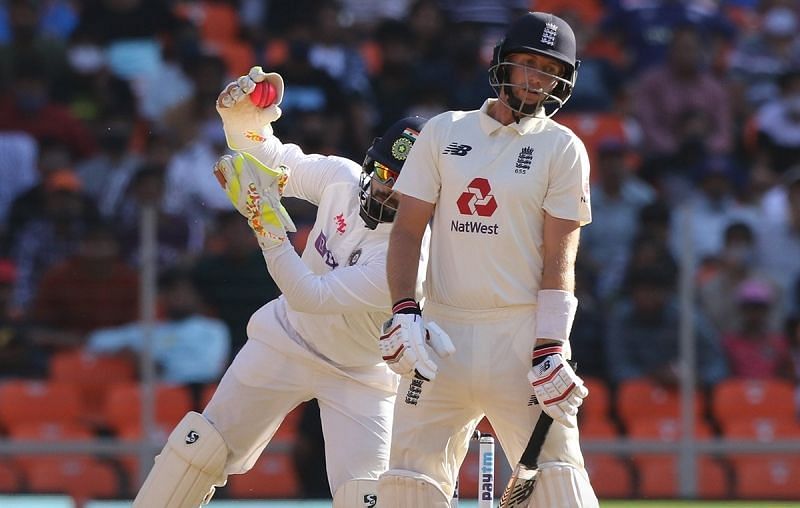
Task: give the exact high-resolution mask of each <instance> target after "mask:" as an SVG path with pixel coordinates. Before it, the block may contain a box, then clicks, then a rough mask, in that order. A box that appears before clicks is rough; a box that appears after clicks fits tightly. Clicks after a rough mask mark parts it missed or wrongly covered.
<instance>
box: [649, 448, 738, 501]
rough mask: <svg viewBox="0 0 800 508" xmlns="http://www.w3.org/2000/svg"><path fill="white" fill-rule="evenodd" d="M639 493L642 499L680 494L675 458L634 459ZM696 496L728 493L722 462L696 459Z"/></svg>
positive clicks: (706, 497) (706, 496)
mask: <svg viewBox="0 0 800 508" xmlns="http://www.w3.org/2000/svg"><path fill="white" fill-rule="evenodd" d="M636 469H637V471H638V473H639V495H640V496H641V497H645V498H671V497H677V496H678V495H679V489H678V470H677V458H676V457H674V456H668V457H665V456H663V455H661V456H651V457H648V458H646V459H645V458H641V459H640V460H637V462H636ZM696 478H697V495H698V496H699V497H701V498H703V499H723V498H726V497H728V495H729V485H728V483H729V482H728V474H727V472H726V471H725V468H724V467H723V466H722V464H721V463H720V462H719V461H717V460H714V459H712V458H710V457H700V458H699V459H698V460H697V477H696Z"/></svg>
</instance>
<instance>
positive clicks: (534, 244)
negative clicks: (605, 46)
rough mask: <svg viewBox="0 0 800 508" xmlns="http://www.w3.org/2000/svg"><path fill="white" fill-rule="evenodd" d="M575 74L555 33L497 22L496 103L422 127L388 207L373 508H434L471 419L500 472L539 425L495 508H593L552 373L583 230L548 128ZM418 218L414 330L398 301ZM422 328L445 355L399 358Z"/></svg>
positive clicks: (444, 495) (410, 287) (573, 424)
mask: <svg viewBox="0 0 800 508" xmlns="http://www.w3.org/2000/svg"><path fill="white" fill-rule="evenodd" d="M578 63H579V62H578V61H577V60H576V55H575V36H574V34H573V32H572V29H571V28H570V27H569V25H568V24H567V23H566V22H565V21H564V20H562V19H560V18H558V17H556V16H553V15H551V14H546V13H538V12H536V13H527V14H526V15H524V16H522V17H521V18H519V19H518V20H516V21H515V22H513V23H512V24H511V26H510V27H509V28H508V30H507V32H506V34H505V37H504V39H503V40H502V41H501V42H500V43H499V44H498V45H497V47H496V48H495V52H494V58H493V62H492V65H491V67H490V69H489V75H490V83H491V85H492V87H493V88H494V90H495V92H496V94H497V99H493V98H492V99H487V100H486V102H485V103H484V104H483V106H482V107H481V108H480V110H476V111H466V112H464V111H450V112H446V113H443V114H441V115H438V116H436V117H434V118H432V119H431V120H430V121H429V122H428V124H427V125H426V127H425V130H424V131H423V132H422V134H421V135H420V137H419V139H418V140H417V143H416V144H415V145H414V149H413V150H412V151H411V155H410V156H409V158H408V160H407V161H406V164H405V166H404V168H403V173H402V174H401V175H400V178H399V180H398V182H397V184H396V185H395V187H394V190H395V191H396V192H399V193H401V197H400V205H399V210H398V214H397V220H396V223H395V226H394V229H393V230H392V234H391V239H390V244H389V252H388V260H387V267H388V270H389V271H388V277H389V287H390V290H391V294H392V299H393V301H394V302H395V304H394V308H393V312H394V316H393V319H392V325H391V326H390V327H387V331H386V332H385V333H384V334H383V335H382V337H381V343H382V350H384V351H385V353H384V355H385V358H386V359H387V361H388V362H389V366H390V367H392V369H393V370H395V371H396V372H397V373H398V374H401V375H403V376H404V378H403V381H402V384H401V386H400V388H399V391H398V393H399V394H401V395H400V396H399V397H398V400H397V404H396V406H395V422H394V423H395V426H394V432H393V437H392V450H391V455H390V464H389V470H388V471H387V472H386V473H384V474H383V475H382V476H381V478H380V482H379V488H378V492H379V498H380V506H381V508H400V507H403V508H407V507H413V508H447V506H448V503H449V499H450V497H451V496H452V494H453V488H454V482H455V478H456V474H457V472H458V469H459V466H460V465H461V462H462V461H463V459H464V456H465V454H466V452H467V448H468V443H469V438H470V436H471V435H472V432H473V430H474V429H475V427H476V425H477V424H478V422H479V421H480V419H481V418H482V417H483V416H484V415H485V416H486V417H487V418H488V419H489V421H490V423H491V424H492V427H493V428H494V431H495V432H496V434H497V437H498V438H499V440H500V443H501V445H502V448H503V450H504V452H505V453H506V456H507V459H508V460H509V462H510V463H511V464H512V465H513V464H515V463H516V462H517V461H519V460H520V458H521V457H523V450H525V449H526V444H527V443H528V441H529V437H531V434H532V430H533V429H534V426H535V425H536V423H537V421H539V420H540V418H541V419H542V420H543V421H546V422H547V423H548V424H550V423H551V422H552V424H551V425H550V426H549V431H547V432H546V434H544V436H545V437H544V440H543V442H542V443H541V448H540V450H541V451H540V452H539V453H537V454H536V456H535V457H534V458H535V459H536V460H535V461H534V464H538V470H537V472H538V476H537V477H536V483H535V488H532V487H533V486H534V484H532V483H531V484H529V486H530V487H531V488H529V489H528V491H527V492H522V493H518V494H515V496H512V498H509V499H502V500H501V506H531V507H536V508H570V507H596V506H597V505H598V502H597V498H596V496H595V494H594V491H593V489H592V487H591V484H590V482H589V478H588V475H587V473H586V470H585V468H584V464H583V457H582V455H581V451H580V447H579V442H578V428H577V421H576V414H577V411H578V406H580V404H581V402H582V400H583V398H584V397H585V396H586V395H587V394H588V390H587V389H586V387H585V386H584V384H583V381H582V380H581V379H580V377H578V375H577V374H576V373H575V371H574V370H573V368H572V366H571V365H570V364H569V363H568V362H567V360H568V359H569V358H570V347H569V333H570V330H571V327H572V321H573V318H574V316H575V311H576V308H577V305H578V302H577V300H576V298H575V296H574V279H575V277H574V263H575V258H576V255H577V249H578V240H579V232H580V227H581V226H583V225H584V224H587V223H589V222H590V221H591V211H590V203H589V163H588V157H587V153H586V149H585V148H584V145H583V143H582V142H581V141H580V140H579V139H578V138H577V137H576V136H575V134H573V133H572V132H571V131H570V130H569V129H567V128H565V127H563V126H561V125H559V124H558V123H556V122H555V121H554V120H552V119H551V118H550V117H551V116H552V115H553V114H554V113H555V112H556V111H557V110H558V109H559V108H560V107H561V106H562V105H563V104H564V102H566V100H567V99H568V98H569V96H570V94H571V92H572V88H573V86H574V84H575V78H576V71H577V67H578ZM431 219H432V223H431V250H430V261H429V265H428V271H427V277H426V280H425V283H424V286H425V296H426V298H427V300H426V302H425V304H424V321H423V317H422V313H421V310H420V305H419V304H418V300H416V299H415V296H414V294H415V284H416V280H417V269H418V261H417V259H418V258H419V252H420V246H421V244H422V240H423V236H424V233H425V231H426V225H427V224H428V223H429V221H430V220H431ZM428 320H434V321H436V323H437V324H438V325H439V326H440V327H441V328H442V329H443V330H444V331H445V332H446V333H447V334H448V335H449V336H450V337H451V338H452V340H453V343H454V344H455V353H454V354H453V355H452V356H450V357H448V358H444V359H441V360H440V361H437V362H433V360H432V357H424V356H422V357H417V358H411V359H407V358H405V354H404V353H405V351H408V350H409V349H411V347H410V344H417V345H418V347H417V348H416V350H417V351H421V352H422V353H424V352H425V351H426V350H425V349H424V348H423V347H421V346H419V345H422V344H424V336H423V333H424V326H423V325H422V323H424V322H427V321H428ZM386 352H388V353H386ZM430 363H438V372H437V375H436V379H435V380H434V381H431V382H427V381H424V380H421V379H420V376H419V372H420V370H422V369H421V367H423V368H430V367H429V364H430ZM415 371H416V372H415ZM404 394H406V395H405V397H404V396H403V395H404ZM408 394H413V397H409V396H408ZM533 395H535V397H532V396H533ZM546 428H547V427H546V426H545V429H546ZM532 441H533V440H532ZM523 501H524V502H523Z"/></svg>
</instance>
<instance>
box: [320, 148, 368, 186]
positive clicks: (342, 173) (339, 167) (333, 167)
mask: <svg viewBox="0 0 800 508" xmlns="http://www.w3.org/2000/svg"><path fill="white" fill-rule="evenodd" d="M325 159H326V160H327V162H328V167H329V171H330V172H331V175H330V179H329V180H328V182H327V185H326V188H328V187H330V186H332V185H337V186H338V185H349V186H358V181H359V178H360V176H361V165H360V164H358V163H357V162H355V161H352V160H350V159H348V158H347V157H341V156H339V155H328V156H326V157H325Z"/></svg>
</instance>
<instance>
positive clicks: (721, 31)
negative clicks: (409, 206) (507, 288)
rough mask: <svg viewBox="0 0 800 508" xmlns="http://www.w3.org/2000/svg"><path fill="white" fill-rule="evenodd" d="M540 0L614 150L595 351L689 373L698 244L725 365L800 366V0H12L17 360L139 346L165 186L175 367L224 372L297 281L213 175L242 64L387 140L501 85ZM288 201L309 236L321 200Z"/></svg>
mask: <svg viewBox="0 0 800 508" xmlns="http://www.w3.org/2000/svg"><path fill="white" fill-rule="evenodd" d="M527 10H542V11H549V12H553V13H555V14H557V15H559V16H561V17H563V18H564V19H566V20H568V21H569V23H570V24H571V25H572V27H573V28H574V30H575V32H576V36H577V40H578V48H579V49H578V52H579V57H580V58H581V60H582V63H581V66H580V69H579V72H578V79H577V85H576V88H575V92H574V94H573V96H572V98H571V99H570V101H569V102H568V103H567V105H566V107H565V108H564V109H563V110H562V111H561V112H559V113H558V114H557V115H556V117H555V119H556V120H557V121H560V122H561V123H563V124H565V125H567V126H569V127H570V128H572V129H573V130H574V131H575V132H576V133H578V134H579V136H581V138H582V139H583V140H584V141H585V143H586V145H587V148H588V150H589V154H590V159H591V160H592V191H591V194H592V205H593V216H594V220H593V222H592V223H591V224H590V225H589V226H587V227H586V228H584V230H583V232H582V241H581V242H582V243H581V250H580V255H579V260H578V287H577V293H578V295H577V296H578V298H579V301H580V306H579V309H578V315H577V317H576V320H575V324H574V328H573V332H572V345H573V350H574V356H575V357H576V358H577V360H578V361H579V363H580V364H581V371H582V373H583V375H584V376H590V377H597V378H600V379H604V380H606V381H607V382H608V383H609V384H611V385H612V386H613V385H614V384H617V383H620V382H623V381H625V380H627V379H632V378H638V377H650V378H652V379H655V380H657V381H658V382H660V383H663V384H665V385H674V384H675V383H676V382H677V375H678V367H677V366H678V362H677V360H678V343H679V341H678V336H679V329H680V314H679V312H678V309H679V307H678V301H679V299H678V297H679V290H680V289H682V288H683V286H680V285H679V284H678V281H679V280H680V277H681V275H682V274H685V273H684V272H683V271H682V269H681V267H683V268H684V269H688V270H690V273H689V275H688V277H685V278H684V280H692V281H693V282H694V285H693V287H694V291H693V292H692V293H691V294H690V295H689V297H690V298H694V299H695V301H696V303H697V304H696V306H695V310H696V312H695V313H694V320H693V326H694V332H695V335H696V338H697V343H698V351H697V360H698V369H697V374H698V381H699V382H700V383H701V384H702V386H704V387H712V386H713V385H714V384H715V383H717V382H719V381H720V380H722V379H724V378H727V377H729V376H739V377H750V378H783V379H786V380H790V381H793V382H797V381H798V380H800V326H799V325H798V315H799V314H800V1H798V0H503V1H501V0H391V1H389V0H386V1H369V0H294V1H292V2H284V1H277V0H273V1H267V0H238V1H237V0H230V1H221V0H204V1H162V0H84V1H80V2H79V1H70V0H0V92H1V93H0V182H1V183H0V378H3V377H28V378H37V377H44V376H46V375H47V369H48V360H49V358H50V357H51V356H52V355H53V354H54V353H55V352H57V351H62V350H64V349H75V348H79V349H84V350H86V351H88V352H92V353H96V354H106V353H110V352H113V353H122V354H131V355H134V356H135V355H136V353H137V351H138V350H139V348H140V346H141V337H142V335H143V331H142V330H141V329H140V328H139V327H138V326H137V320H138V319H139V289H140V288H139V284H140V281H139V270H138V268H139V266H140V263H141V255H140V251H139V244H140V236H139V235H140V211H141V210H142V209H143V207H148V206H150V207H154V208H155V209H156V210H157V217H158V226H157V244H158V252H157V265H158V272H159V284H158V296H159V307H158V309H159V311H158V317H159V324H158V327H159V328H158V329H157V332H156V334H155V339H156V341H155V351H154V355H155V359H156V362H157V364H158V368H159V374H160V375H161V376H162V377H163V379H165V380H168V381H174V382H178V383H213V382H215V381H216V380H217V379H218V378H219V376H220V375H221V373H222V372H223V371H224V369H225V367H226V366H227V365H228V362H229V361H230V359H231V358H232V356H233V355H234V354H235V353H236V352H237V351H238V349H239V348H240V347H241V345H242V344H243V343H244V341H245V339H246V336H245V327H246V324H247V320H248V318H249V316H250V314H251V313H252V312H254V311H255V310H256V309H257V308H258V307H260V306H261V305H262V304H264V303H265V302H267V301H269V300H270V299H272V298H274V297H275V296H276V295H277V294H278V289H277V288H276V287H275V285H274V283H273V282H272V281H271V279H270V278H269V274H268V273H267V271H266V269H265V267H264V263H263V259H262V258H261V254H260V251H259V248H258V245H257V243H256V241H255V239H254V238H253V236H252V234H251V233H250V231H249V229H248V226H247V224H246V222H245V221H244V220H242V219H241V218H240V217H239V216H238V214H237V212H235V211H233V209H232V208H231V206H230V204H229V203H228V201H227V198H226V196H225V194H224V193H223V192H222V191H221V190H220V189H219V187H218V184H217V182H216V180H215V179H214V177H213V176H212V172H211V168H212V166H213V164H214V162H215V161H216V159H217V157H218V156H219V155H221V154H222V153H224V152H225V150H226V146H225V138H224V133H223V131H222V125H221V122H220V120H219V118H218V116H217V114H216V111H215V109H214V103H215V99H216V97H217V94H218V93H219V91H220V90H221V89H222V88H223V86H224V85H225V84H226V83H227V82H229V81H231V80H232V79H234V78H235V77H237V76H238V75H240V74H243V73H246V72H247V70H248V69H249V68H250V66H251V65H261V66H263V67H264V69H265V70H267V71H275V72H279V73H281V74H282V75H283V77H284V80H285V81H286V93H285V97H284V100H283V103H282V104H281V107H282V109H283V117H282V118H281V120H280V121H279V122H278V123H276V124H275V132H276V134H277V135H278V136H279V137H280V138H281V139H282V141H283V142H293V143H297V144H299V145H300V146H302V147H303V148H304V149H305V151H306V152H309V153H311V152H314V153H323V154H338V155H343V156H346V157H350V158H352V159H354V160H361V158H363V154H364V151H365V148H366V147H367V146H369V143H370V142H371V140H372V138H373V136H374V135H375V133H377V132H380V131H382V130H384V129H385V128H386V127H387V126H388V125H390V124H391V123H392V122H393V121H395V120H396V119H398V118H400V117H403V116H408V115H411V114H418V115H423V116H427V117H431V116H433V115H435V114H437V113H439V112H442V111H444V110H446V109H475V108H478V107H479V106H480V105H481V104H482V102H483V100H484V99H485V98H486V97H491V96H493V92H492V90H491V88H490V87H489V84H488V77H487V67H488V62H489V60H490V58H491V55H492V49H493V47H494V45H495V44H496V43H497V41H498V38H499V37H500V35H501V34H502V32H503V30H504V28H505V26H506V24H507V23H508V21H509V20H511V19H513V18H514V17H515V16H516V15H517V14H519V13H521V12H524V11H527ZM287 208H288V209H289V211H290V213H291V214H292V216H293V218H294V220H295V222H296V223H297V224H298V225H299V226H300V227H299V232H298V233H297V234H296V235H295V237H293V242H294V244H295V246H296V248H297V249H298V250H302V248H303V247H304V242H305V239H304V232H307V230H308V227H309V224H310V221H312V220H313V217H314V211H313V210H312V209H309V207H308V206H307V205H301V204H299V203H298V202H293V201H289V202H288V203H287ZM188 360H191V361H190V362H189V361H188Z"/></svg>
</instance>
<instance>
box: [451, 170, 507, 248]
mask: <svg viewBox="0 0 800 508" xmlns="http://www.w3.org/2000/svg"><path fill="white" fill-rule="evenodd" d="M456 206H458V211H459V212H460V213H461V215H477V216H479V217H491V216H492V215H494V212H495V210H497V200H496V199H495V198H494V195H493V194H492V186H491V185H489V180H487V179H486V178H475V179H473V180H472V181H471V182H470V183H469V184H468V185H467V190H466V191H464V192H463V193H461V196H459V198H458V200H457V201H456ZM497 227H498V226H497V224H484V223H483V222H480V221H472V220H464V221H461V220H458V219H454V220H453V221H451V222H450V231H456V232H458V233H477V234H482V235H496V234H497Z"/></svg>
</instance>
